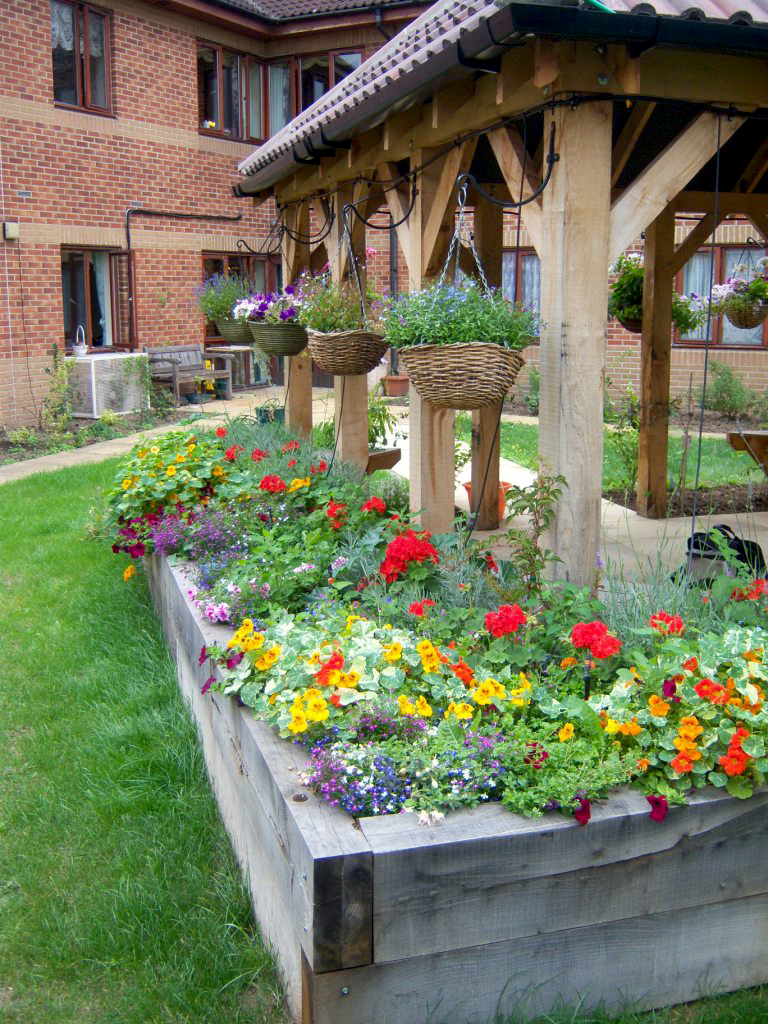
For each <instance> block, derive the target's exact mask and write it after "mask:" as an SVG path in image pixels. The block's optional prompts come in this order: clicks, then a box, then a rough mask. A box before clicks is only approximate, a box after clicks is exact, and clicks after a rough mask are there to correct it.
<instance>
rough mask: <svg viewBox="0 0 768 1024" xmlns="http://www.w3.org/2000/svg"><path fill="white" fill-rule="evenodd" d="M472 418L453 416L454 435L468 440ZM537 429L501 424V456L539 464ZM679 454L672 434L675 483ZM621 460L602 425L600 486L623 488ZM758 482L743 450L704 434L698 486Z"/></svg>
mask: <svg viewBox="0 0 768 1024" xmlns="http://www.w3.org/2000/svg"><path fill="white" fill-rule="evenodd" d="M470 428H471V420H470V418H469V417H468V416H467V415H459V416H457V418H456V436H457V437H459V438H461V440H463V441H469V440H470ZM538 435H539V428H538V427H537V426H536V425H535V424H532V423H502V424H501V455H502V458H505V459H510V460H511V461H512V462H518V463H519V464H520V465H521V466H526V467H527V468H528V469H536V468H537V466H538V453H537V444H538ZM697 444H698V441H697V439H696V438H694V439H693V440H692V442H691V448H690V452H689V455H688V466H687V472H686V485H687V486H688V487H693V485H694V482H695V479H696V454H697ZM681 457H682V447H681V439H680V437H677V436H671V437H670V439H669V458H668V461H667V477H668V478H669V477H670V476H671V477H672V478H673V479H674V480H675V482H677V480H678V479H679V476H680V460H681ZM625 476H626V474H625V472H624V463H623V462H622V460H621V457H620V455H619V450H618V446H617V443H616V437H615V435H614V433H613V431H612V430H611V428H610V427H606V428H605V449H604V456H603V488H604V489H605V490H614V489H621V488H623V486H624V485H623V482H622V481H623V480H624V478H625ZM750 478H751V479H752V481H753V483H755V484H759V483H762V482H763V481H764V480H765V476H764V474H763V471H762V470H761V469H760V468H759V467H758V465H757V464H756V463H755V462H754V460H753V459H752V458H751V456H749V455H747V454H746V453H745V452H735V451H733V449H732V448H731V447H729V445H728V443H727V442H726V441H725V440H721V439H720V438H711V437H705V438H704V440H703V442H702V460H701V474H700V486H702V487H715V486H719V485H721V484H746V483H747V481H748V480H749V479H750Z"/></svg>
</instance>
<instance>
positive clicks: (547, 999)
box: [314, 893, 768, 1024]
mask: <svg viewBox="0 0 768 1024" xmlns="http://www.w3.org/2000/svg"><path fill="white" fill-rule="evenodd" d="M612 895H613V894H612V893H605V894H604V897H603V898H604V899H609V898H611V896H612ZM767 947H768V896H756V897H751V898H749V899H741V900H732V901H730V902H727V903H716V904H712V905H710V906H707V907H697V908H694V909H692V910H689V911H684V912H680V911H669V912H666V913H662V914H649V915H647V916H645V917H638V918H631V919H630V920H625V921H615V922H611V923H609V924H603V925H597V926H595V927H590V928H571V929H568V930H566V931H560V932H550V933H548V934H547V935H537V936H532V937H529V938H525V939H513V940H511V941H508V942H497V943H491V944H489V945H485V946H482V947H480V948H478V947H477V946H470V947H468V948H466V949H460V950H453V951H451V952H447V953H436V954H433V955H431V956H422V957H414V958H411V959H407V960H398V961H394V962H392V963H388V964H374V965H373V966H371V967H360V968H357V969H356V970H350V971H339V972H338V973H337V974H323V975H320V976H318V977H316V979H315V992H314V1007H315V1017H314V1024H341V1022H349V1024H353V1022H355V1024H362V1022H363V1021H364V1022H365V1024H489V1022H491V1021H494V1020H496V1019H497V1015H498V1019H499V1020H506V1019H507V1017H508V1016H512V1015H513V1014H514V1015H515V1016H514V1019H515V1020H516V1021H519V1020H526V1019H529V1018H532V1017H536V1016H537V1015H539V1014H542V1013H545V1012H549V1011H551V1010H553V1009H556V1008H559V1007H569V1008H571V1009H572V1008H574V1007H579V1008H580V1009H581V1010H582V1011H583V1012H586V1011H588V1010H590V1009H593V1008H595V1007H598V1006H600V1007H603V1008H605V1009H606V1010H608V1011H612V1012H619V1011H621V1010H624V1009H626V1008H628V1007H632V1008H636V1009H651V1008H653V1007H661V1006H669V1005H671V1004H673V1003H679V1002H686V1001H689V1000H692V999H697V998H699V997H701V996H705V995H712V994H714V993H716V992H728V991H733V990H734V989H737V988H743V987H745V986H748V985H755V984H758V983H759V982H762V981H765V978H766V966H765V950H766V948H767ZM345 993H346V994H345Z"/></svg>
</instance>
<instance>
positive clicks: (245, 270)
mask: <svg viewBox="0 0 768 1024" xmlns="http://www.w3.org/2000/svg"><path fill="white" fill-rule="evenodd" d="M214 274H237V275H238V276H239V277H242V278H244V279H245V280H246V281H248V283H249V284H250V288H251V291H252V292H266V291H270V290H271V289H273V288H276V287H279V286H280V267H279V266H277V267H276V266H274V265H273V264H272V263H271V262H270V261H269V260H268V259H266V257H264V256H251V255H250V254H243V253H223V252H207V253H203V283H205V282H206V281H207V280H208V279H209V278H211V277H213V276H214ZM205 337H206V338H220V337H221V335H220V334H219V332H218V330H217V328H216V324H215V323H206V325H205Z"/></svg>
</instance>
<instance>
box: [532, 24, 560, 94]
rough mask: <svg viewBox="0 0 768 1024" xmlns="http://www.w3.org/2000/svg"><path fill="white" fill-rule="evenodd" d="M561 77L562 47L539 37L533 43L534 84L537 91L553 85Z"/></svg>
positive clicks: (550, 40)
mask: <svg viewBox="0 0 768 1024" xmlns="http://www.w3.org/2000/svg"><path fill="white" fill-rule="evenodd" d="M559 76H560V47H559V46H558V44H557V43H556V42H554V41H553V40H552V39H542V38H540V37H539V36H536V38H535V39H534V41H533V84H534V85H535V86H536V88H537V89H543V88H544V86H547V85H552V83H553V82H554V81H555V79H556V78H558V77H559Z"/></svg>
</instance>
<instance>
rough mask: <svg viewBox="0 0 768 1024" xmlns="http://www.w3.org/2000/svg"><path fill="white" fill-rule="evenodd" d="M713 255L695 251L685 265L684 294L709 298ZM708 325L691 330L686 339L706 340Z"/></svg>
mask: <svg viewBox="0 0 768 1024" xmlns="http://www.w3.org/2000/svg"><path fill="white" fill-rule="evenodd" d="M710 262H711V255H710V253H709V252H706V251H702V252H697V253H694V255H693V256H691V258H690V259H689V260H688V262H687V263H686V264H685V267H683V294H684V295H699V296H703V297H704V298H707V297H708V296H709V293H710V292H711V290H712V288H711V279H710V276H709V268H710ZM706 338H707V325H706V324H704V326H703V327H699V328H698V330H695V331H689V332H688V333H687V334H686V335H685V339H686V341H706Z"/></svg>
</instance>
